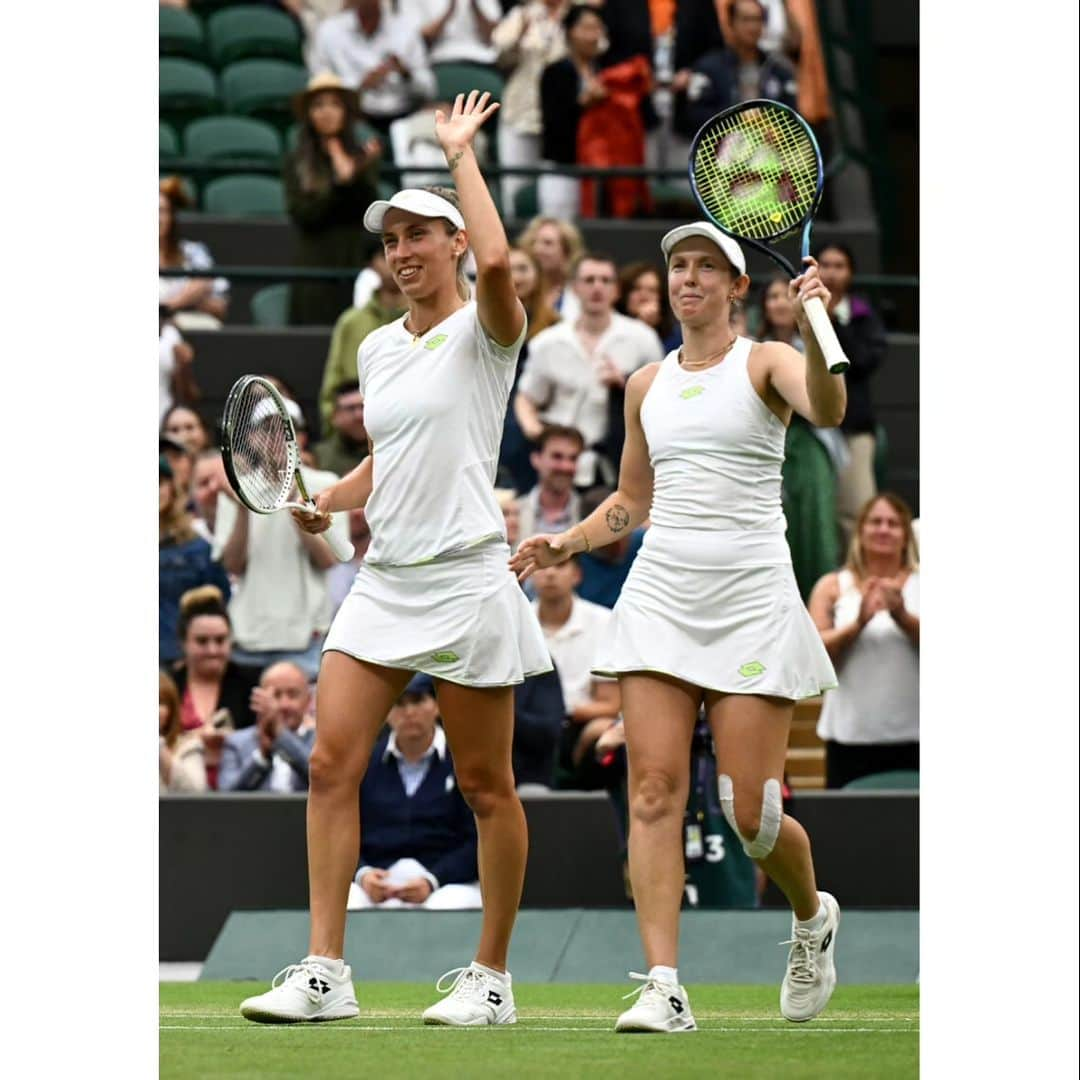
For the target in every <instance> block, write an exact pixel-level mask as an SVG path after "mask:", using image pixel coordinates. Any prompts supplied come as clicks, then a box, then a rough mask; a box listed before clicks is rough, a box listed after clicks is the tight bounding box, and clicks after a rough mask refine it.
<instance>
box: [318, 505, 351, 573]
mask: <svg viewBox="0 0 1080 1080" xmlns="http://www.w3.org/2000/svg"><path fill="white" fill-rule="evenodd" d="M307 508H308V509H309V510H310V511H311V512H312V513H313V514H314V513H315V512H316V510H315V503H314V501H312V502H309V503H308V505H307ZM319 536H321V537H322V538H323V539H324V540H325V541H326V543H327V544H328V545H329V547H330V550H331V551H332V552H333V553H334V555H335V556H336V557H337V560H338V562H348V561H349V560H350V559H351V558H352V557H353V556H354V555H355V554H356V548H354V547H353V545H352V541H351V540H342V539H341V537H339V536H338V535H337V534H336V533H335V532H334V531H333V527H331V528H329V529H327V530H326V532H321V533H319Z"/></svg>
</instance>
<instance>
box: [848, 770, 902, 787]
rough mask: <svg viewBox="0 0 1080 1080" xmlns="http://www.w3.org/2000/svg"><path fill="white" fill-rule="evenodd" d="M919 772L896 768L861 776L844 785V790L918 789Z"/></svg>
mask: <svg viewBox="0 0 1080 1080" xmlns="http://www.w3.org/2000/svg"><path fill="white" fill-rule="evenodd" d="M918 790H919V774H918V772H917V771H916V770H914V769H894V770H892V771H890V772H879V773H872V774H871V775H870V776H860V777H859V778H858V780H851V781H849V782H848V783H846V784H845V785H844V791H918Z"/></svg>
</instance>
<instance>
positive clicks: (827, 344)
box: [803, 296, 849, 375]
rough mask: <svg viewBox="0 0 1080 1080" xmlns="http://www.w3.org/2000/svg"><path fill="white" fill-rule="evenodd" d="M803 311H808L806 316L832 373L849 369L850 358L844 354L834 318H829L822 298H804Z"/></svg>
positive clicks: (835, 373)
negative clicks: (834, 324) (833, 321)
mask: <svg viewBox="0 0 1080 1080" xmlns="http://www.w3.org/2000/svg"><path fill="white" fill-rule="evenodd" d="M803 311H805V312H806V317H807V319H809V321H810V329H811V330H813V331H814V338H815V340H816V341H817V343H818V348H819V349H820V350H821V352H822V355H823V356H824V357H825V363H826V365H827V366H828V368H829V371H830V373H831V374H833V375H839V374H841V373H842V372H845V371H847V369H848V366H849V365H848V358H847V357H846V356H845V355H844V348H843V346H842V345H841V344H840V339H839V338H838V337H837V336H836V330H835V329H834V328H833V324H832V319H830V318H829V313H828V312H827V311H826V310H825V305H824V304H823V303H822V302H821V298H820V297H817V296H811V297H810V299H809V300H804V301H803Z"/></svg>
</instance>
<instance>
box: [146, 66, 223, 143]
mask: <svg viewBox="0 0 1080 1080" xmlns="http://www.w3.org/2000/svg"><path fill="white" fill-rule="evenodd" d="M217 112H221V98H220V97H219V96H218V84H217V79H216V78H215V77H214V73H213V72H212V71H211V70H210V69H209V68H208V67H207V66H206V65H205V64H200V63H198V62H196V61H194V60H180V59H178V58H177V57H173V56H164V57H162V58H161V60H159V61H158V113H159V116H158V119H159V120H164V121H165V122H166V123H169V124H172V125H173V126H174V127H177V128H180V127H183V126H184V125H185V124H187V123H188V122H189V121H190V120H195V119H197V118H198V117H200V116H208V115H210V114H212V113H217Z"/></svg>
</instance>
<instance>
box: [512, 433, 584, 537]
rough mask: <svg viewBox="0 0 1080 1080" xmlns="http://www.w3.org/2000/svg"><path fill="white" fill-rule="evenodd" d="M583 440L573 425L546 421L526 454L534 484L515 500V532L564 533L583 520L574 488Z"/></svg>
mask: <svg viewBox="0 0 1080 1080" xmlns="http://www.w3.org/2000/svg"><path fill="white" fill-rule="evenodd" d="M584 449H585V439H584V438H583V437H582V434H581V432H580V431H578V430H577V429H576V428H571V427H562V426H561V425H559V424H549V425H548V426H546V427H545V428H544V429H543V431H541V433H540V438H539V440H538V442H537V446H536V449H535V450H534V451H533V452H532V454H531V455H530V457H529V461H530V462H531V463H532V467H533V468H534V469H535V470H536V475H537V478H538V479H537V484H536V487H534V488H533V489H532V491H529V492H526V494H524V495H522V496H521V497H520V498H519V499H518V500H517V509H518V535H519V536H520V537H521V538H522V539H525V538H526V537H528V536H535V535H536V534H537V533H560V532H565V531H566V530H567V529H569V528H570V527H571V526H573V525H576V524H577V523H578V522H579V521H581V519H582V513H581V508H580V505H579V504H580V501H581V500H580V498H579V497H578V494H577V492H576V491H574V476H575V475H576V474H577V463H578V458H579V457H580V456H581V452H582V451H583V450H584Z"/></svg>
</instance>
